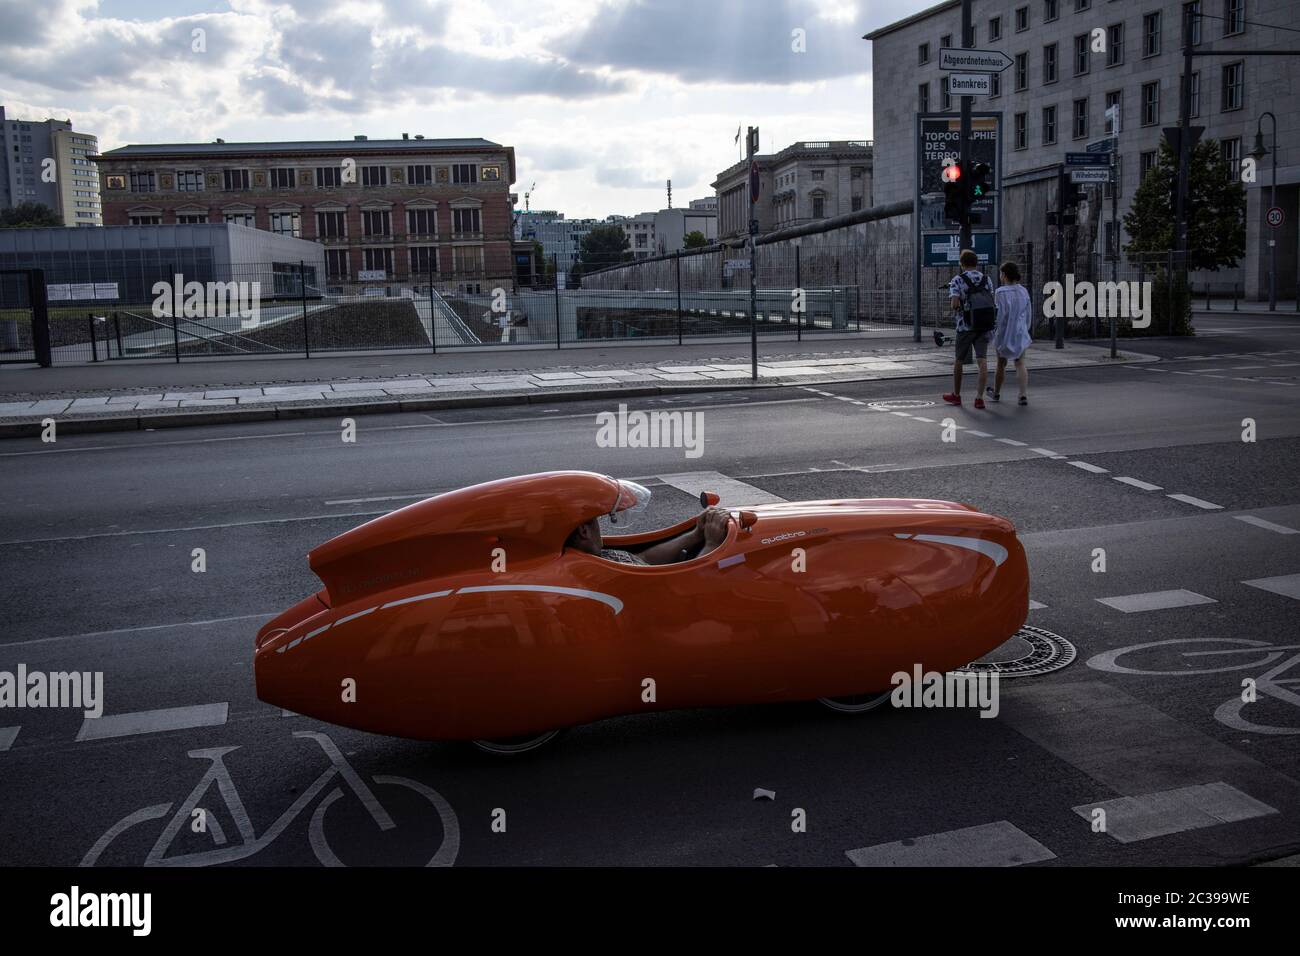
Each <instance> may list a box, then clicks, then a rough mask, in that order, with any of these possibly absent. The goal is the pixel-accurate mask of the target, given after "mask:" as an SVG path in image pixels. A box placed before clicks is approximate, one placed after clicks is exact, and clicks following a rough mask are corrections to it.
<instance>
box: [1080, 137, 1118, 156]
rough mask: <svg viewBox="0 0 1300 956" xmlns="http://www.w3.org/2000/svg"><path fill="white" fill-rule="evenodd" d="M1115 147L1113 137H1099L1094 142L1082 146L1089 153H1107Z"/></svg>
mask: <svg viewBox="0 0 1300 956" xmlns="http://www.w3.org/2000/svg"><path fill="white" fill-rule="evenodd" d="M1114 148H1115V140H1114V139H1099V140H1097V142H1095V143H1089V144H1088V145H1087V146H1085V147H1084V149H1086V150H1087V151H1088V152H1090V153H1109V152H1110V151H1111V150H1113V149H1114Z"/></svg>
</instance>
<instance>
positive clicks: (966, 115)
mask: <svg viewBox="0 0 1300 956" xmlns="http://www.w3.org/2000/svg"><path fill="white" fill-rule="evenodd" d="M974 32H975V31H974V28H973V27H972V24H971V0H961V45H962V49H965V50H969V49H971V48H973V47H974V46H975V37H974V35H973V34H974ZM974 99H975V98H974V97H973V96H963V97H962V98H961V154H960V155H961V173H962V175H963V176H965V175H966V173H967V171H968V170H969V169H970V125H971V124H970V113H971V107H972V106H973V101H974ZM963 188H965V186H964V185H963ZM972 245H973V244H972V241H971V230H970V203H969V202H966V203H962V212H961V247H962V248H963V249H970V248H972Z"/></svg>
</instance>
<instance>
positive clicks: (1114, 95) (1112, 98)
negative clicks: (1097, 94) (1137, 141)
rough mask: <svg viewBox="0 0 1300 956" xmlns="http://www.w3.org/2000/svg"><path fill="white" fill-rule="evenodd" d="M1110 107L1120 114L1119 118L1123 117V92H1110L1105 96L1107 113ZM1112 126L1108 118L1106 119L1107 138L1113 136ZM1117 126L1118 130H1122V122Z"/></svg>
mask: <svg viewBox="0 0 1300 956" xmlns="http://www.w3.org/2000/svg"><path fill="white" fill-rule="evenodd" d="M1111 107H1115V109H1116V111H1117V112H1118V113H1119V114H1120V116H1121V117H1122V116H1123V114H1124V91H1123V90H1111V91H1110V92H1109V93H1107V94H1106V110H1107V112H1109V111H1110V109H1111ZM1114 125H1115V124H1114V123H1112V122H1111V121H1110V118H1109V117H1107V118H1106V135H1107V136H1114V135H1115V130H1114ZM1119 125H1120V129H1123V128H1124V123H1123V122H1122V121H1121V122H1120V124H1119Z"/></svg>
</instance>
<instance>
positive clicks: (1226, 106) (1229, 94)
mask: <svg viewBox="0 0 1300 956" xmlns="http://www.w3.org/2000/svg"><path fill="white" fill-rule="evenodd" d="M1245 85H1246V64H1245V63H1229V64H1228V65H1227V66H1225V67H1224V68H1223V99H1222V104H1221V106H1220V109H1221V110H1222V111H1223V112H1225V113H1227V112H1229V111H1231V110H1239V109H1241V101H1242V93H1243V87H1244V86H1245Z"/></svg>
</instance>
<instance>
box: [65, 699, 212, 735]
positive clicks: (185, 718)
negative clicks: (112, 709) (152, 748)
mask: <svg viewBox="0 0 1300 956" xmlns="http://www.w3.org/2000/svg"><path fill="white" fill-rule="evenodd" d="M229 706H230V705H229V704H227V703H226V702H225V701H222V702H221V703H220V704H195V705H194V706H192V707H166V708H163V709H162V710H141V711H136V712H135V713H130V714H113V715H111V716H110V715H105V716H103V717H96V718H90V717H87V718H86V719H85V720H83V721H82V724H81V730H79V731H78V732H77V740H78V741H82V740H104V739H106V738H108V737H132V736H135V735H136V734H156V733H161V732H163V731H167V730H189V729H191V728H194V727H220V726H221V725H223V724H224V723H225V722H226V713H227V710H228V709H229Z"/></svg>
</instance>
